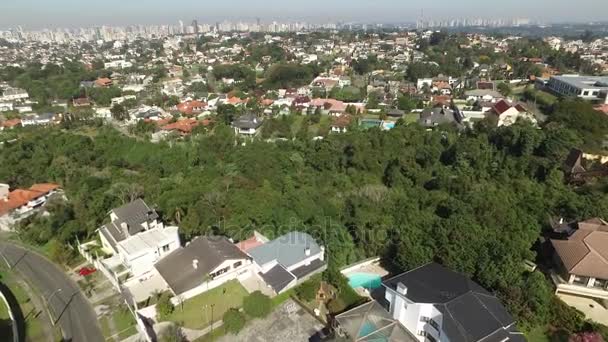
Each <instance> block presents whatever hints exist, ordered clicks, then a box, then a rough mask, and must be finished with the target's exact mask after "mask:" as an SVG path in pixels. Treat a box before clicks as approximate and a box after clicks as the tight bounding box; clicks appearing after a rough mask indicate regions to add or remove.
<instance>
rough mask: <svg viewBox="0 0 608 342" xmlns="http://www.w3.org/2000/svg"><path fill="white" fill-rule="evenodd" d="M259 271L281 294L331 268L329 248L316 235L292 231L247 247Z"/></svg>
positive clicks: (271, 286) (270, 285) (268, 283)
mask: <svg viewBox="0 0 608 342" xmlns="http://www.w3.org/2000/svg"><path fill="white" fill-rule="evenodd" d="M247 253H248V254H249V255H250V256H251V257H252V258H253V262H254V266H255V270H256V272H257V273H258V274H259V275H260V277H261V278H262V279H263V280H264V282H266V284H267V285H268V286H269V287H270V288H271V289H272V290H273V291H274V292H275V293H277V294H279V293H282V292H285V291H287V290H288V289H290V288H292V287H294V286H296V285H297V284H300V283H302V282H303V281H306V280H307V279H308V278H310V277H311V276H312V275H314V274H317V273H320V272H323V271H324V270H325V269H327V264H326V263H325V248H324V247H322V246H319V245H318V244H317V242H316V241H315V240H314V239H313V238H312V236H310V235H308V234H306V233H302V232H290V233H287V234H285V235H283V236H280V237H278V238H276V239H275V240H272V241H269V242H266V243H263V244H261V245H259V246H256V247H253V248H251V249H248V250H247Z"/></svg>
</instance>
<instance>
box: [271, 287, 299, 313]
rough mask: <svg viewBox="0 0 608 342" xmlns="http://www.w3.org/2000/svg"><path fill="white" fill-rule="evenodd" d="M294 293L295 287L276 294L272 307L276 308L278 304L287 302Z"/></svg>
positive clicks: (272, 300)
mask: <svg viewBox="0 0 608 342" xmlns="http://www.w3.org/2000/svg"><path fill="white" fill-rule="evenodd" d="M294 293H295V288H293V289H289V290H287V291H285V292H283V293H281V294H279V295H277V296H275V297H274V298H272V299H271V302H272V307H273V308H276V307H277V306H279V305H281V304H283V303H285V302H286V301H287V300H288V299H289V298H290V297H291V295H293V294H294Z"/></svg>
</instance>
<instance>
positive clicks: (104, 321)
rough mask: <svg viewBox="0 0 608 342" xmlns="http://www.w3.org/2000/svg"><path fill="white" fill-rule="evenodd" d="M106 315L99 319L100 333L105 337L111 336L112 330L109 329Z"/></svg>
mask: <svg viewBox="0 0 608 342" xmlns="http://www.w3.org/2000/svg"><path fill="white" fill-rule="evenodd" d="M108 321H109V319H108V316H103V317H101V318H100V319H99V325H100V326H101V333H102V334H103V337H105V338H106V339H108V338H110V337H111V336H112V330H110V323H109V322H108Z"/></svg>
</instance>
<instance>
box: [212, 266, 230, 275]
mask: <svg viewBox="0 0 608 342" xmlns="http://www.w3.org/2000/svg"><path fill="white" fill-rule="evenodd" d="M229 270H230V267H226V268H222V269H221V270H219V271H217V272H214V273H211V274H209V275H210V276H211V278H217V277H219V276H220V275H222V274H224V273H227V272H228V271H229Z"/></svg>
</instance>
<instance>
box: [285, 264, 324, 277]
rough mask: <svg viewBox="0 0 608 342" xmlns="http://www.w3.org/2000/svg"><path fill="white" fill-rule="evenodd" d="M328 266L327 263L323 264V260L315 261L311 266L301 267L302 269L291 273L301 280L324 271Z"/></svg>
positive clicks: (299, 268)
mask: <svg viewBox="0 0 608 342" xmlns="http://www.w3.org/2000/svg"><path fill="white" fill-rule="evenodd" d="M326 265H327V264H326V263H325V262H323V261H322V260H319V259H315V260H313V262H311V263H310V264H308V265H304V266H300V267H298V268H296V269H295V270H293V271H291V273H292V274H293V275H295V276H296V278H298V279H300V278H304V277H306V276H307V275H309V274H311V273H315V272H316V271H319V270H321V269H323V268H324V267H325V266H326Z"/></svg>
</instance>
